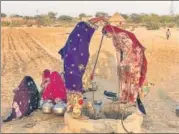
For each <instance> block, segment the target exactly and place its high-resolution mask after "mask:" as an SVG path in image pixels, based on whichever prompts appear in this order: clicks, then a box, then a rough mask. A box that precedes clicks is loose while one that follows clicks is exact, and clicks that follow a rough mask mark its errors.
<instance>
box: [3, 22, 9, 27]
mask: <svg viewBox="0 0 179 134" xmlns="http://www.w3.org/2000/svg"><path fill="white" fill-rule="evenodd" d="M9 25H10V23H9V22H7V21H3V22H1V26H2V27H7V26H9Z"/></svg>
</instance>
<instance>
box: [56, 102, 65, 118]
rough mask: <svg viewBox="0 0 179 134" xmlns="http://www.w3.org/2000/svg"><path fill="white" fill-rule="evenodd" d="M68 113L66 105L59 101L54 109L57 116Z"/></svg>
mask: <svg viewBox="0 0 179 134" xmlns="http://www.w3.org/2000/svg"><path fill="white" fill-rule="evenodd" d="M65 111H66V104H65V103H64V102H63V101H58V102H57V103H56V105H55V106H54V107H53V112H54V113H55V114H56V115H64V113H65Z"/></svg>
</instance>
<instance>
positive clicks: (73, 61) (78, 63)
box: [59, 17, 104, 117]
mask: <svg viewBox="0 0 179 134" xmlns="http://www.w3.org/2000/svg"><path fill="white" fill-rule="evenodd" d="M101 20H104V18H103V17H99V18H94V19H91V20H90V21H88V22H83V21H82V22H79V23H78V24H77V25H76V26H75V28H74V29H73V31H72V32H71V34H70V35H69V37H68V40H67V42H66V44H65V46H64V47H63V48H62V49H60V51H59V54H60V55H61V58H62V59H63V61H64V78H65V85H66V88H67V90H68V98H67V99H68V104H67V105H68V106H69V107H71V108H72V107H73V110H74V109H75V108H74V107H75V106H74V105H78V107H80V108H81V105H82V103H83V102H82V91H83V85H82V78H83V74H84V72H85V69H86V65H87V63H88V59H89V45H90V41H91V38H92V36H93V34H94V32H95V29H96V26H95V25H94V24H95V23H96V22H98V21H101ZM69 109H70V108H69ZM77 111H78V112H75V111H73V114H74V116H76V117H77V116H79V115H80V114H81V113H80V111H79V110H77Z"/></svg>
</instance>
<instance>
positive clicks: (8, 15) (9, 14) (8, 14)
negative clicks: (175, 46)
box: [1, 11, 179, 17]
mask: <svg viewBox="0 0 179 134" xmlns="http://www.w3.org/2000/svg"><path fill="white" fill-rule="evenodd" d="M48 12H53V13H57V12H54V11H48ZM48 12H47V13H41V14H34V15H24V14H18V13H5V12H1V14H2V13H4V14H6V15H7V17H10V16H11V15H19V16H30V17H33V16H36V15H47V14H48ZM97 12H103V11H96V13H97ZM81 13H84V12H81ZM81 13H79V14H78V15H77V16H76V15H69V14H59V13H57V17H59V16H62V15H67V16H71V17H79V15H80V14H81ZM96 13H94V14H87V13H84V14H86V15H87V16H92V17H94V16H95V14H96ZM104 13H107V12H104ZM115 13H119V12H114V13H113V14H109V13H107V14H108V15H109V16H112V15H114V14H115ZM119 14H125V15H131V14H146V15H151V14H156V15H159V16H163V15H167V16H172V15H171V14H170V13H168V14H159V13H144V12H141V13H119ZM174 15H179V13H175V14H174Z"/></svg>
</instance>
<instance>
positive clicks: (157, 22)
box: [1, 11, 179, 30]
mask: <svg viewBox="0 0 179 134" xmlns="http://www.w3.org/2000/svg"><path fill="white" fill-rule="evenodd" d="M6 16H7V15H6V14H5V13H1V17H6ZM10 16H11V17H16V18H23V19H24V20H25V22H24V23H20V24H19V22H13V24H12V25H15V26H16V25H17V26H19V25H27V26H32V25H37V26H39V27H40V26H52V25H54V24H56V23H59V25H74V23H75V22H77V21H79V20H81V19H82V17H88V16H90V15H87V14H85V13H81V14H79V16H78V18H73V17H71V16H68V15H61V16H59V17H57V13H55V12H52V11H51V12H48V13H47V14H41V15H36V16H21V15H18V14H13V15H10ZM100 16H104V17H109V14H108V13H105V12H96V14H95V17H100ZM121 16H123V17H124V18H125V19H126V21H127V23H131V24H137V25H141V26H145V27H146V28H147V29H148V30H157V29H159V28H160V27H163V28H166V27H169V28H173V27H179V15H175V16H173V17H172V16H170V15H161V16H160V15H157V14H144V13H141V14H136V13H133V14H121ZM28 20H35V21H36V22H35V24H34V23H33V24H29V22H28ZM9 23H12V22H8V23H5V22H3V23H2V26H9V25H10V24H9Z"/></svg>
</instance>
